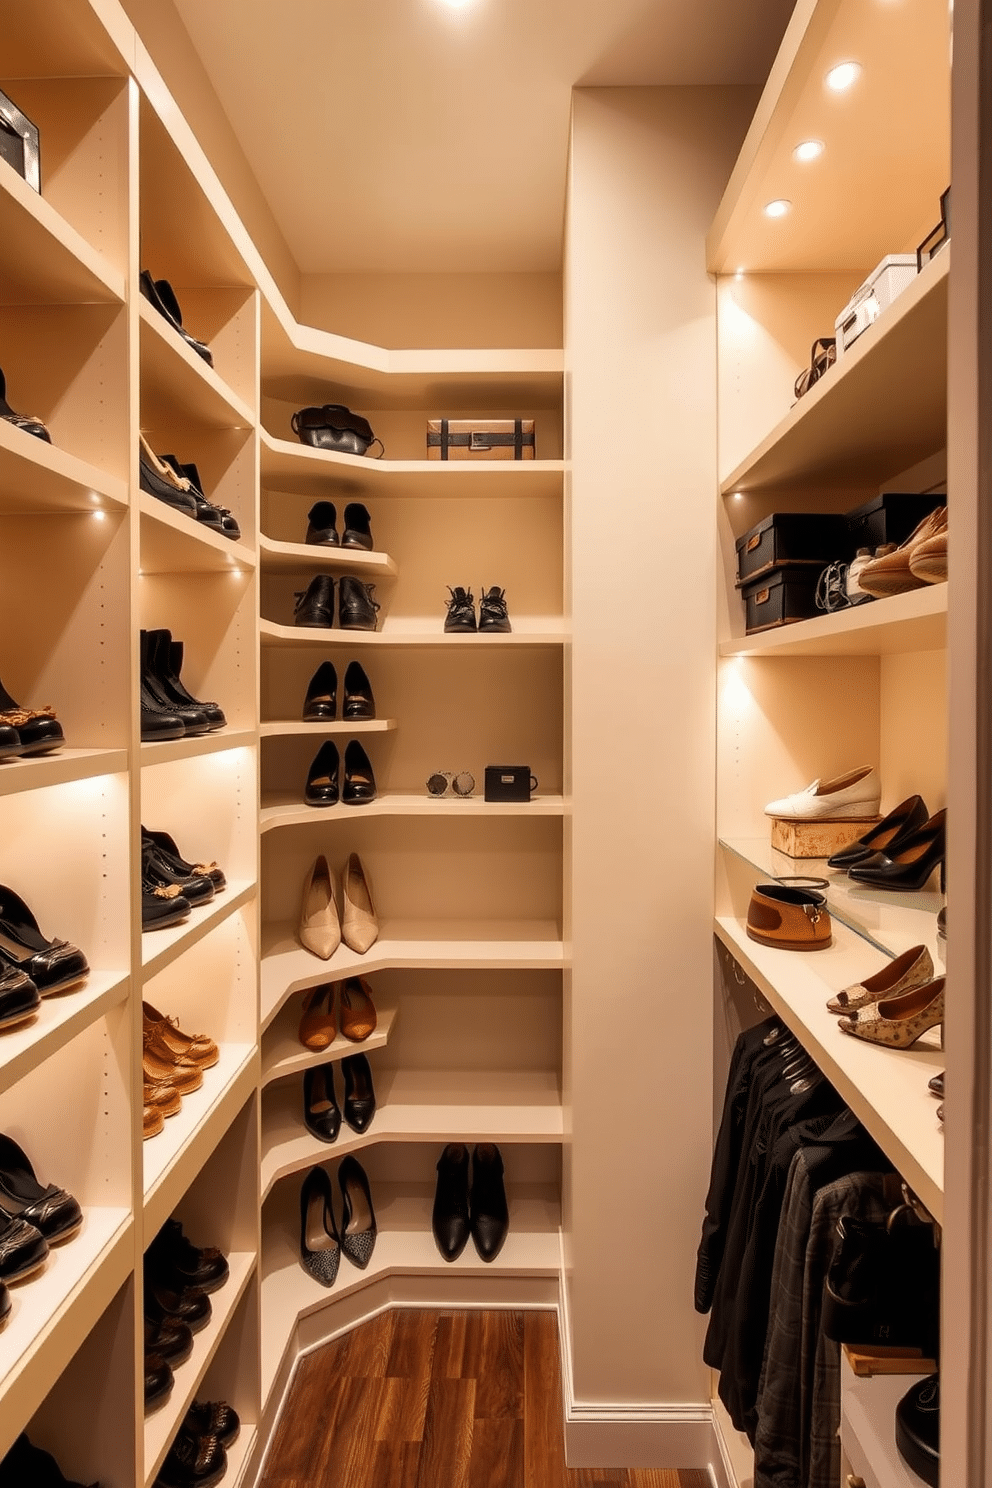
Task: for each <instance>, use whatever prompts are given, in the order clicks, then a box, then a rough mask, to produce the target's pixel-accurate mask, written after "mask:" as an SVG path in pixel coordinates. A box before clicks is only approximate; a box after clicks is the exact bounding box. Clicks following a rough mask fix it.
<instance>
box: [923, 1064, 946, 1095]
mask: <svg viewBox="0 0 992 1488" xmlns="http://www.w3.org/2000/svg"><path fill="white" fill-rule="evenodd" d="M944 1074H945V1071H944V1070H941V1072H940V1074H939V1075H933V1076H932V1077H931V1078H930V1079H929V1080H928V1081H927V1089H928V1090H932V1091H933V1093H934V1095H936V1096H942V1095H943V1094H944Z"/></svg>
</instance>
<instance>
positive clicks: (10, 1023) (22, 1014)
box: [0, 965, 41, 1029]
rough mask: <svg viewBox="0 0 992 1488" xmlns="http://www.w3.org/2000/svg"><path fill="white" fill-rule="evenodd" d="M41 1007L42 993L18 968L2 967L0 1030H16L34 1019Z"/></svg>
mask: <svg viewBox="0 0 992 1488" xmlns="http://www.w3.org/2000/svg"><path fill="white" fill-rule="evenodd" d="M40 1007H41V993H40V992H39V991H38V988H37V987H36V986H35V984H34V982H33V981H32V980H31V978H30V977H29V976H26V975H25V973H24V972H23V971H21V970H20V968H19V967H17V966H3V965H0V1029H3V1028H14V1027H15V1026H16V1025H17V1024H18V1023H23V1022H24V1020H25V1019H26V1018H33V1017H34V1015H35V1013H36V1012H37V1011H38V1009H39V1008H40Z"/></svg>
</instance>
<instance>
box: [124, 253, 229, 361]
mask: <svg viewBox="0 0 992 1488" xmlns="http://www.w3.org/2000/svg"><path fill="white" fill-rule="evenodd" d="M139 287H140V289H141V293H142V294H143V295H144V297H145V299H146V300H147V301H148V303H149V304H150V305H154V307H155V309H156V310H157V311H158V313H159V315H161V316H162V317H163V319H165V320H167V321H168V322H169V324H170V325H171V326H172V328H173V330H175V331H178V332H179V334H180V336H182V338H183V340H184V341H185V342H186V345H187V346H188V347H189V348H190V349H191V350H192V351H195V352H196V354H197V356H198V357H202V358H203V360H204V361H205V362H206V364H207V366H208V367H212V366H213V364H214V359H213V354H212V353H211V351H210V348H209V346H206V345H205V344H204V343H203V342H202V341H198V340H197V339H196V337H195V336H191V335H190V333H189V331H187V330H186V329H185V328H184V327H183V315H182V311H181V310H180V308H179V301H178V300H177V299H176V292H175V290H174V289H173V288H172V285H171V284H170V283H169V281H168V279H153V278H152V276H151V274H150V273H149V272H148V270H147V269H142V271H141V279H140V282H139Z"/></svg>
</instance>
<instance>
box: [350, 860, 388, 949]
mask: <svg viewBox="0 0 992 1488" xmlns="http://www.w3.org/2000/svg"><path fill="white" fill-rule="evenodd" d="M341 897H342V901H343V905H344V909H343V914H342V924H341V938H342V940H343V941H344V943H345V945H346V946H347V947H348V949H349V950H350V951H354V952H355V954H356V955H357V956H364V955H365V952H366V951H367V950H369V949H370V947H372V946H373V945H375V943H376V941H377V940H378V939H379V921H378V920H377V919H376V914H375V905H374V904H373V903H372V893H371V890H370V889H369V883H368V879H367V878H366V877H365V869H364V868H363V867H362V860H361V858H360V857H359V856H358V854H357V853H352V854H351V856H350V857H349V858H348V861H347V863H346V864H345V867H344V872H343V873H342V875H341Z"/></svg>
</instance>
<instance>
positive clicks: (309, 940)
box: [299, 853, 379, 961]
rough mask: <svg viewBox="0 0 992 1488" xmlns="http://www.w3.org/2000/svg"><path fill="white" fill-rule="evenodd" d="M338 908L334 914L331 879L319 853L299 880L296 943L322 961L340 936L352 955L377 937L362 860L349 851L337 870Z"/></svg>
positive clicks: (360, 953)
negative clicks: (299, 906) (340, 870)
mask: <svg viewBox="0 0 992 1488" xmlns="http://www.w3.org/2000/svg"><path fill="white" fill-rule="evenodd" d="M341 898H342V909H341V914H340V916H339V914H338V906H337V901H336V899H335V895H334V880H333V878H332V877H331V870H330V868H329V867H328V864H327V859H326V858H325V857H324V855H323V853H321V854H320V855H319V856H318V857H317V858H316V859H315V860H314V863H313V866H312V867H311V869H310V871H309V873H308V874H307V876H306V878H305V880H304V882H303V903H302V906H301V909H300V929H299V936H300V944H301V945H302V946H304V947H305V949H306V950H308V951H312V952H313V954H314V955H315V956H319V957H320V958H321V960H322V961H329V960H330V959H331V957H332V956H333V955H334V952H335V951H336V950H337V948H338V946H339V945H340V944H341V942H342V940H343V941H344V943H345V945H346V946H347V947H348V949H349V950H351V951H354V952H355V954H356V956H364V955H365V953H366V951H368V950H369V948H370V947H371V946H373V945H374V944H375V942H376V940H378V938H379V922H378V920H377V919H376V913H375V905H374V904H373V902H372V892H371V890H370V888H369V883H368V879H367V878H366V875H365V869H364V868H363V867H362V860H361V858H360V857H359V856H358V854H357V853H349V855H348V861H347V863H345V865H344V870H343V872H342V874H341Z"/></svg>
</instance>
